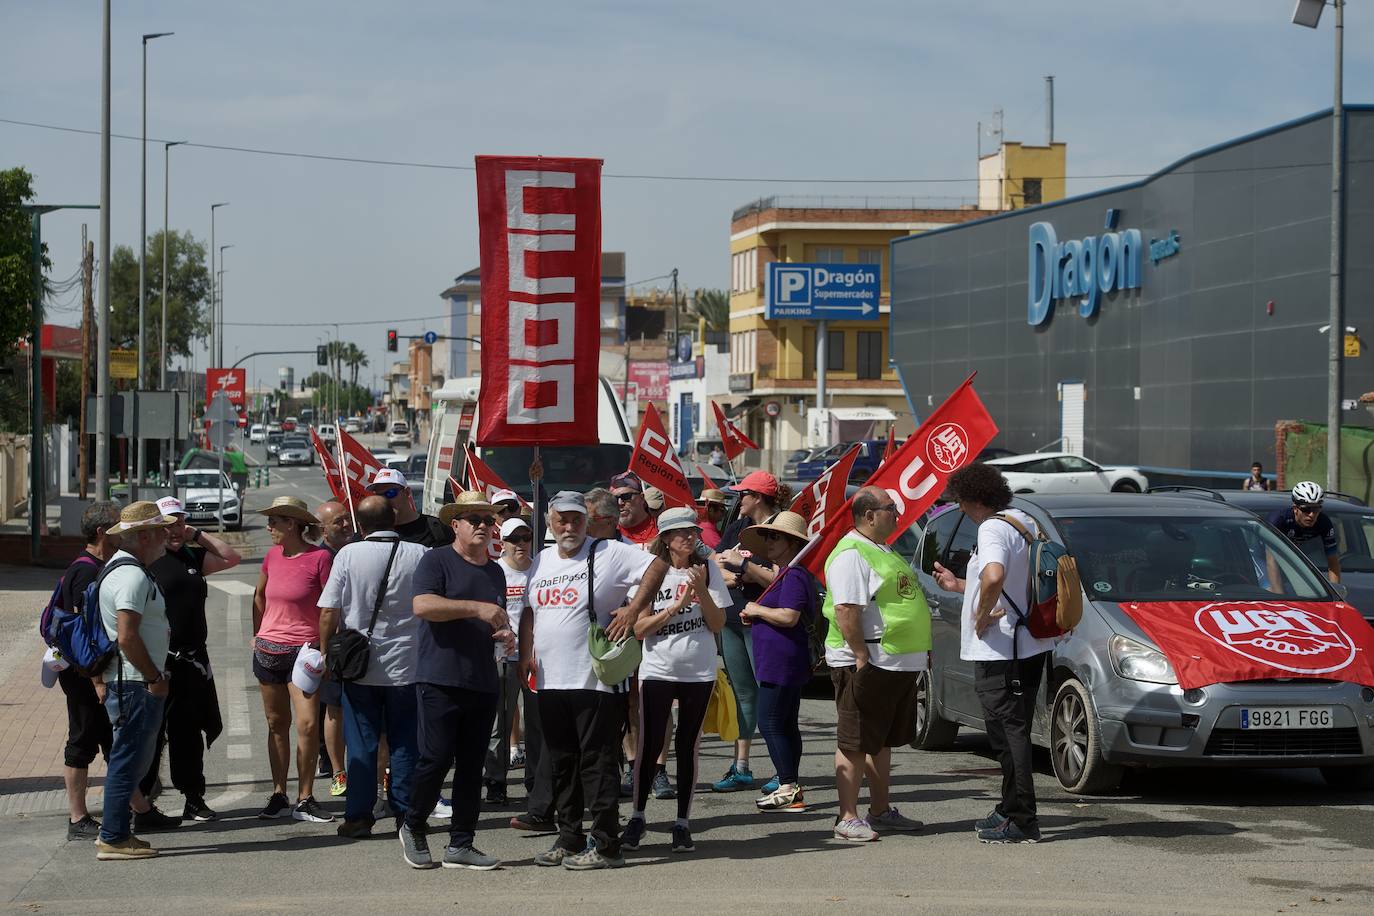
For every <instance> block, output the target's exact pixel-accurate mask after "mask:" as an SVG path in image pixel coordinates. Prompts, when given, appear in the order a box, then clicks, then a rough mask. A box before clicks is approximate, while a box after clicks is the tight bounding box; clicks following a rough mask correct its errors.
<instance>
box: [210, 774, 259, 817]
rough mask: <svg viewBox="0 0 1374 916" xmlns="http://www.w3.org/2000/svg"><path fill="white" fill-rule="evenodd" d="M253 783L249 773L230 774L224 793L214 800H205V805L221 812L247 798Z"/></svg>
mask: <svg viewBox="0 0 1374 916" xmlns="http://www.w3.org/2000/svg"><path fill="white" fill-rule="evenodd" d="M255 782H256V780H255V779H254V778H253V774H251V773H230V774H229V778H228V779H227V780H226V783H227V785H226V786H225V789H224V791H223V792H221V793H220V794H218V795H216V796H215V797H214V798H210V799H206V804H208V805H209V806H210V807H211V808H217V809H219V810H221V811H223V810H224V809H226V808H228V807H229V806H230V805H232V804H234V803H235V802H238V801H239V800H240V799H244V798H247V797H248V793H249V792H250V791H251V790H252V788H253V784H254V783H255Z"/></svg>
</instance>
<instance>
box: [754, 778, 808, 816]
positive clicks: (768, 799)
mask: <svg viewBox="0 0 1374 916" xmlns="http://www.w3.org/2000/svg"><path fill="white" fill-rule="evenodd" d="M754 805H755V807H757V808H758V809H759V810H760V811H805V810H806V800H805V798H804V797H803V795H802V787H801V786H799V785H797V784H796V783H793V784H791V785H786V786H778V788H777V791H775V792H771V793H769V794H768V795H762V796H760V797H759V798H757V799H756V800H755V801H754Z"/></svg>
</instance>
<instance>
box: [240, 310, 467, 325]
mask: <svg viewBox="0 0 1374 916" xmlns="http://www.w3.org/2000/svg"><path fill="white" fill-rule="evenodd" d="M452 317H453V316H452V315H451V314H449V313H448V312H444V313H442V314H440V315H420V316H418V317H416V318H377V319H369V320H367V321H221V322H219V324H221V325H222V326H224V327H226V328H322V327H332V326H333V325H336V324H337V325H338V326H339V327H341V328H350V327H361V326H364V325H383V324H406V323H407V322H411V321H434V320H437V319H439V318H452Z"/></svg>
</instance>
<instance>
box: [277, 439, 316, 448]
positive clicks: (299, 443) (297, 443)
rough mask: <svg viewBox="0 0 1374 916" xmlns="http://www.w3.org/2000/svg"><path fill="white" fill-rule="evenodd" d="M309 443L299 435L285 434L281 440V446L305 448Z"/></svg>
mask: <svg viewBox="0 0 1374 916" xmlns="http://www.w3.org/2000/svg"><path fill="white" fill-rule="evenodd" d="M309 444H310V443H308V442H306V441H305V440H304V439H303V438H301V437H299V436H287V437H286V438H285V439H283V440H281V447H282V448H306V447H307V446H308V445H309Z"/></svg>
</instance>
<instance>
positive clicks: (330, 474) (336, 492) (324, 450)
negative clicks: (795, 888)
mask: <svg viewBox="0 0 1374 916" xmlns="http://www.w3.org/2000/svg"><path fill="white" fill-rule="evenodd" d="M310 444H311V445H313V446H315V454H317V455H319V456H320V470H322V471H324V479H325V481H326V482H327V483H328V484H329V492H330V493H331V494H333V496H334V498H335V499H337V500H338V501H339V502H343V501H344V490H343V480H342V479H341V478H340V476H339V464H338V462H337V461H335V460H334V456H333V455H331V454H330V453H329V446H327V445H325V444H324V440H323V439H321V438H320V434H319V433H317V432H315V427H313V426H312V427H310Z"/></svg>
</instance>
